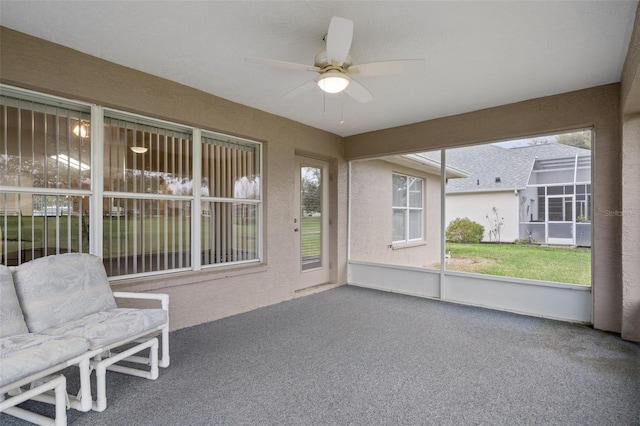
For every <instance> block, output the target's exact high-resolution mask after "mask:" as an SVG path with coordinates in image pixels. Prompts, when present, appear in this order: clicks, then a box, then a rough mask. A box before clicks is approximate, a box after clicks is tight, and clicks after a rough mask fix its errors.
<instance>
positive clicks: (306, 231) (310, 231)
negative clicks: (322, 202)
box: [300, 217, 322, 257]
mask: <svg viewBox="0 0 640 426" xmlns="http://www.w3.org/2000/svg"><path fill="white" fill-rule="evenodd" d="M321 219H322V218H321V217H303V218H302V220H301V222H302V223H301V224H302V226H301V230H300V245H301V250H302V256H303V257H319V256H320V250H321V246H322V241H321V240H322V233H321V232H320V230H321V225H322V222H321Z"/></svg>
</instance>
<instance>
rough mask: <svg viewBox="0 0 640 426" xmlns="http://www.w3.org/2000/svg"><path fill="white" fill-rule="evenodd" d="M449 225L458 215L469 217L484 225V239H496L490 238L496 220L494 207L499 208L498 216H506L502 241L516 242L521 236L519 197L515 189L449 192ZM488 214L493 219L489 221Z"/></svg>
mask: <svg viewBox="0 0 640 426" xmlns="http://www.w3.org/2000/svg"><path fill="white" fill-rule="evenodd" d="M446 204H447V209H446V216H447V226H449V223H450V222H451V221H452V220H454V219H456V218H458V217H468V218H469V219H471V220H473V221H474V222H477V223H479V224H480V225H482V226H484V239H483V241H496V239H495V238H493V239H491V238H490V233H489V231H490V229H491V223H495V221H494V218H495V216H494V213H493V211H492V209H493V207H495V208H496V209H497V213H498V217H499V218H504V220H503V223H504V227H503V228H502V229H501V231H500V242H503V243H507V242H514V241H515V240H517V239H518V238H520V237H519V235H518V231H519V218H518V197H517V196H516V195H515V193H514V192H513V191H504V192H476V193H464V194H458V193H454V194H447V199H446ZM487 215H489V217H490V218H491V219H492V222H491V223H490V222H489V219H487Z"/></svg>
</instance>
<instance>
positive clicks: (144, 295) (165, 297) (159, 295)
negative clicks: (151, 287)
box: [113, 291, 169, 311]
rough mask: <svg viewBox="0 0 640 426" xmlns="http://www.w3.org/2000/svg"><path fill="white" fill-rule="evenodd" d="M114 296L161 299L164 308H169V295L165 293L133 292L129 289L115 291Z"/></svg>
mask: <svg viewBox="0 0 640 426" xmlns="http://www.w3.org/2000/svg"><path fill="white" fill-rule="evenodd" d="M113 297H116V298H120V299H146V300H159V301H160V302H161V303H162V309H164V310H165V311H168V310H169V295H168V294H165V293H132V292H127V291H114V292H113Z"/></svg>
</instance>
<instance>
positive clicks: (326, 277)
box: [292, 155, 331, 291]
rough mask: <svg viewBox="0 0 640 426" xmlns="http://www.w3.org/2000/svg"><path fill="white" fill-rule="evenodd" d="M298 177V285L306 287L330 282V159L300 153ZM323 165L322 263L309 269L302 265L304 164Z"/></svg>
mask: <svg viewBox="0 0 640 426" xmlns="http://www.w3.org/2000/svg"><path fill="white" fill-rule="evenodd" d="M295 160H296V161H295V163H296V168H295V174H296V175H295V178H294V201H293V221H292V225H293V233H294V235H295V236H294V251H295V258H296V264H297V268H296V270H297V273H298V275H297V279H296V280H295V289H296V291H297V290H302V289H305V288H309V287H315V286H318V285H322V284H328V283H329V282H330V272H331V271H330V253H331V251H330V247H329V244H330V234H329V226H330V220H329V212H330V185H329V181H330V179H329V166H330V165H329V162H328V161H326V160H320V159H317V158H312V157H306V156H302V155H296V157H295ZM306 166H309V167H319V168H321V170H322V172H321V173H322V174H321V176H322V180H321V190H322V196H321V197H322V198H321V252H320V263H321V266H320V267H317V268H312V269H308V270H303V269H302V244H301V237H302V232H301V230H302V219H303V218H302V199H301V195H302V193H301V168H302V167H306Z"/></svg>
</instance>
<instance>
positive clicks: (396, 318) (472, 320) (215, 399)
mask: <svg viewBox="0 0 640 426" xmlns="http://www.w3.org/2000/svg"><path fill="white" fill-rule="evenodd" d="M65 375H66V376H67V377H68V380H69V382H70V385H69V388H70V389H74V387H73V386H74V384H75V383H77V377H76V375H75V370H66V371H65ZM107 398H108V407H107V409H106V411H104V412H102V413H96V412H90V413H79V412H76V411H74V410H70V411H69V412H68V416H69V424H73V425H640V344H637V343H632V342H627V341H624V340H622V339H620V337H619V336H618V335H615V334H611V333H605V332H601V331H597V330H594V329H592V328H590V327H587V326H582V325H576V324H570V323H564V322H559V321H553V320H547V319H541V318H533V317H527V316H521V315H516V314H511V313H506V312H499V311H493V310H487V309H482V308H476V307H470V306H463V305H456V304H452V303H444V302H439V301H434V300H428V299H423V298H417V297H411V296H404V295H399V294H393V293H386V292H381V291H376V290H369V289H363V288H359V287H354V286H343V287H339V288H336V289H332V290H327V291H324V292H322V293H317V294H313V295H309V296H305V297H301V298H298V299H295V300H291V301H287V302H283V303H279V304H277V305H273V306H268V307H265V308H261V309H257V310H254V311H251V312H247V313H244V314H240V315H236V316H233V317H228V318H224V319H221V320H218V321H214V322H211V323H207V324H202V325H198V326H195V327H190V328H186V329H182V330H178V331H175V332H172V333H171V366H170V367H169V368H167V369H160V377H159V379H158V380H156V381H150V380H145V379H140V378H135V377H131V376H125V375H121V374H118V373H108V374H107ZM27 404H28V406H29V407H30V409H33V410H37V411H39V412H43V413H47V414H49V415H52V413H53V410H52V409H51V407H50V406H47V405H46V404H40V403H34V402H29V403H27ZM0 424H2V425H7V426H8V425H21V424H25V423H24V422H22V421H20V420H17V419H14V418H12V417H10V416H8V415H6V414H2V415H1V416H0Z"/></svg>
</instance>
